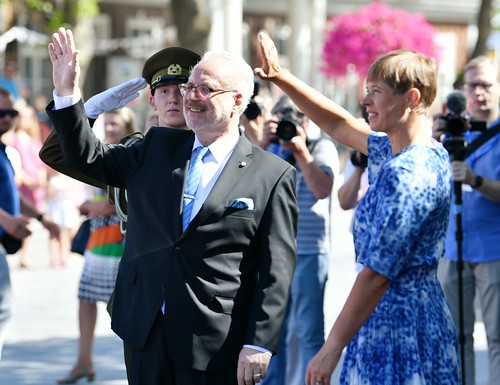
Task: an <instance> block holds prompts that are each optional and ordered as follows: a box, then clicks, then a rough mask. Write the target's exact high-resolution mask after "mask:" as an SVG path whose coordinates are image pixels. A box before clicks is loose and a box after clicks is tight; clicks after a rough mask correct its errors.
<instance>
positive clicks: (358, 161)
mask: <svg viewBox="0 0 500 385" xmlns="http://www.w3.org/2000/svg"><path fill="white" fill-rule="evenodd" d="M351 163H352V164H353V165H354V166H355V167H362V168H366V167H368V157H367V156H366V155H365V154H363V153H362V152H359V151H356V150H352V151H351Z"/></svg>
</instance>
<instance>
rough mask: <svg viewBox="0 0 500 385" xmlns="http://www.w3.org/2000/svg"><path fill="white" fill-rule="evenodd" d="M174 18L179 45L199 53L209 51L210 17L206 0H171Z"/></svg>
mask: <svg viewBox="0 0 500 385" xmlns="http://www.w3.org/2000/svg"><path fill="white" fill-rule="evenodd" d="M170 6H171V9H172V18H173V20H174V24H175V26H176V28H177V38H178V40H179V44H180V45H181V46H182V47H184V48H187V49H190V50H192V51H195V52H197V53H203V52H204V51H206V49H207V39H208V35H209V33H210V27H211V23H210V17H209V15H208V9H207V8H208V4H207V1H206V0H171V3H170Z"/></svg>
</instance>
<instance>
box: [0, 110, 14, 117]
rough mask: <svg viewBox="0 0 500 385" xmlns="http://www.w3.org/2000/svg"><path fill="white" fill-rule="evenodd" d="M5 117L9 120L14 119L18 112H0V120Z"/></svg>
mask: <svg viewBox="0 0 500 385" xmlns="http://www.w3.org/2000/svg"><path fill="white" fill-rule="evenodd" d="M7 115H8V116H10V117H11V118H15V117H16V116H17V115H19V112H17V111H16V110H0V118H5V117H6V116H7Z"/></svg>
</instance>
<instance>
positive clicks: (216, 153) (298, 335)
mask: <svg viewBox="0 0 500 385" xmlns="http://www.w3.org/2000/svg"><path fill="white" fill-rule="evenodd" d="M258 38H259V47H260V53H261V57H262V65H261V66H260V67H258V68H255V69H252V68H251V67H250V66H249V65H248V64H247V63H245V62H244V61H243V60H242V59H241V58H240V57H238V56H236V55H233V54H229V53H226V52H206V53H205V54H204V55H202V56H200V55H198V54H197V53H194V52H192V51H189V50H186V49H183V48H180V47H170V48H166V49H163V50H161V51H159V52H158V53H156V54H154V55H153V56H151V57H150V58H149V59H148V60H147V61H146V62H145V64H144V67H143V72H142V77H140V78H136V79H132V80H129V81H126V82H124V83H123V84H121V85H119V86H116V87H113V88H111V89H109V90H107V91H104V92H102V93H100V94H98V95H95V96H93V97H92V98H90V99H89V100H87V101H86V102H85V103H84V101H83V100H82V95H81V91H80V89H79V87H78V80H79V62H78V50H77V48H76V44H75V42H74V40H73V35H72V32H71V31H70V30H66V29H64V28H60V29H59V30H58V32H57V33H55V34H53V36H52V42H51V43H50V44H49V57H50V59H51V62H52V65H53V79H54V100H53V101H52V102H51V103H50V104H49V105H48V107H47V110H46V111H47V114H48V116H49V117H50V124H51V126H53V130H52V131H51V132H50V134H49V135H48V136H47V135H43V133H42V132H41V130H40V128H39V121H40V119H39V118H38V117H37V116H38V115H37V114H36V110H35V109H34V108H32V107H31V106H29V105H28V104H26V102H24V101H23V103H24V104H22V103H20V102H19V100H18V101H17V102H16V101H15V100H14V97H13V95H11V94H9V92H8V91H5V92H3V91H2V92H3V93H0V101H2V103H3V104H2V105H0V107H2V109H0V123H2V122H3V121H5V124H3V125H2V126H0V127H3V128H2V131H1V133H2V143H3V144H2V150H3V151H2V152H0V161H1V162H0V166H2V170H4V171H3V173H4V174H5V177H3V179H2V180H1V183H2V186H5V189H4V190H5V191H6V193H2V195H1V196H0V198H1V201H0V207H1V210H0V235H2V233H6V234H10V235H11V236H14V237H15V238H19V239H23V242H22V244H21V246H20V251H19V258H20V260H19V263H20V266H22V267H30V259H31V258H32V254H31V253H30V249H29V241H28V239H29V237H28V235H29V234H30V231H29V228H28V223H29V221H28V219H27V218H26V217H32V218H36V219H38V220H39V221H40V222H41V223H42V224H43V225H44V226H45V227H46V228H47V229H48V230H49V232H50V235H51V238H52V240H51V242H52V243H53V245H52V247H51V265H52V266H64V265H65V264H66V263H67V260H68V258H69V243H70V240H71V238H72V236H73V234H74V232H75V231H76V229H77V227H78V225H79V223H80V220H81V215H89V216H90V217H91V223H92V225H91V235H90V238H89V243H88V245H87V248H86V251H85V265H84V269H83V272H82V276H81V280H80V284H79V285H80V286H79V295H78V298H79V324H80V339H79V351H78V356H77V359H76V363H75V365H74V367H73V368H72V369H71V370H70V372H69V373H68V374H67V376H66V377H64V378H61V379H60V380H57V383H60V384H64V383H75V382H77V381H78V380H79V379H81V378H86V379H87V380H88V381H93V380H94V377H95V375H96V373H95V369H94V367H93V362H92V346H93V333H94V326H95V321H96V302H98V301H102V302H105V303H109V305H108V310H109V313H110V316H111V328H112V329H113V331H114V332H115V333H116V334H117V335H118V336H119V337H120V338H121V339H122V340H123V345H124V361H125V366H126V369H127V379H128V382H129V384H132V385H139V384H160V383H162V384H164V383H166V384H175V385H188V384H192V385H194V384H206V385H212V384H213V385H215V384H224V385H226V384H227V385H236V384H238V385H249V384H254V383H263V384H269V385H274V384H276V385H280V384H286V383H297V384H306V385H328V384H330V381H331V377H332V373H333V371H334V370H335V368H336V366H337V365H338V363H339V362H340V360H341V356H342V355H343V354H344V360H343V367H342V370H341V375H340V383H341V384H357V383H364V384H365V383H366V384H406V383H419V384H424V383H425V384H435V385H438V384H439V385H442V384H444V385H446V384H450V385H451V384H466V385H475V373H474V350H473V344H474V340H473V331H474V323H475V320H476V318H477V317H478V316H479V315H478V314H476V312H477V309H476V307H475V305H474V304H475V294H476V292H477V293H478V295H479V303H480V311H481V316H482V318H483V321H484V324H485V329H486V336H487V341H488V357H489V371H490V373H489V382H488V385H497V384H499V383H500V372H499V370H500V362H499V360H500V256H499V255H498V252H497V248H496V247H495V245H496V244H497V242H498V238H499V234H500V231H499V230H500V229H499V221H498V217H499V214H500V212H499V210H500V168H499V166H498V163H497V162H495V159H498V157H499V156H500V153H499V151H500V135H499V134H497V135H492V137H491V138H490V139H489V140H488V141H486V142H485V143H484V144H483V145H482V146H479V147H478V148H475V149H474V151H473V152H472V153H470V154H469V153H467V155H466V156H465V157H461V158H458V157H456V156H454V154H452V153H451V152H450V148H449V146H450V142H451V141H453V140H455V139H457V138H456V137H455V136H457V135H458V134H457V133H456V132H453V133H452V134H453V135H451V134H450V133H449V132H446V131H447V129H446V127H445V126H443V125H441V126H440V127H441V131H440V132H439V133H438V134H436V132H434V133H433V132H432V129H431V126H432V121H431V120H430V119H429V116H430V114H431V112H432V108H433V106H434V105H435V102H436V101H435V99H436V95H437V78H436V63H435V62H434V61H433V60H432V59H429V58H427V57H425V56H424V55H422V54H420V53H418V52H414V51H410V50H398V51H393V52H389V53H387V54H385V55H382V56H381V57H380V58H379V59H378V60H377V61H375V62H374V63H373V64H372V66H371V67H370V70H369V73H368V76H367V79H366V94H365V96H364V97H363V99H362V100H361V102H360V104H361V107H362V109H363V111H364V112H365V115H364V119H359V118H357V117H356V116H354V115H353V114H351V113H349V112H348V111H346V110H345V109H344V108H342V107H341V106H340V105H338V104H336V103H335V102H333V101H332V100H330V99H329V98H327V97H326V96H325V95H323V94H321V93H320V92H318V91H317V90H315V89H313V88H312V87H310V86H308V85H307V84H306V83H304V82H303V81H301V80H300V79H299V78H297V77H296V76H294V75H293V74H292V73H290V72H289V71H288V70H286V69H283V68H282V67H281V65H280V62H279V56H278V54H277V50H276V47H275V45H274V42H273V41H272V40H271V39H270V37H269V36H268V35H267V34H265V33H261V34H260V35H259V37H258ZM146 86H149V92H150V97H149V101H150V106H151V115H148V116H147V119H146V121H145V122H144V124H143V126H144V127H143V128H141V130H140V131H142V132H143V133H144V138H143V139H142V140H139V141H137V142H135V143H134V144H132V145H130V146H124V145H119V144H118V143H119V142H120V139H121V138H123V137H124V136H125V135H126V134H129V133H131V132H133V131H137V129H136V128H135V127H134V126H133V125H131V126H129V127H128V129H127V127H126V126H127V124H126V121H127V119H129V120H130V119H131V120H132V121H133V120H134V118H133V117H132V118H130V116H128V118H126V117H124V115H123V114H124V113H125V111H127V107H126V105H127V104H128V103H129V102H130V101H132V100H133V99H135V98H136V97H138V96H139V92H140V91H141V90H142V89H144V88H145V87H146ZM259 89H260V92H258V90H259ZM263 89H264V91H263ZM464 89H465V91H464V95H465V97H466V100H467V103H466V108H464V109H465V110H467V111H466V112H469V113H470V116H471V119H474V120H476V121H483V122H485V124H486V126H487V128H488V129H494V128H495V127H496V126H497V125H498V124H500V117H499V111H500V110H499V103H500V85H499V69H498V66H497V64H496V63H495V62H494V61H493V60H491V59H489V58H486V57H479V58H475V59H473V60H471V61H470V62H469V63H468V64H467V66H466V67H465V71H464ZM0 91H1V89H0ZM249 103H250V104H249ZM250 106H251V107H252V111H249V108H250ZM18 115H19V116H18ZM100 115H102V117H99V116H100ZM460 118H463V117H462V116H461V117H460ZM96 119H97V120H96ZM463 119H464V122H465V123H467V124H468V123H469V121H468V120H467V119H465V118H463ZM101 121H102V122H103V123H102V124H103V125H104V133H105V136H104V138H102V140H101V139H100V138H99V135H97V134H96V133H95V130H94V131H93V127H92V126H93V125H96V124H98V123H97V122H101ZM44 123H46V122H44ZM136 123H137V122H136ZM432 134H433V135H432ZM481 135H483V133H481V132H474V131H471V130H468V129H467V128H465V129H464V132H463V136H464V143H473V142H474V141H475V140H476V139H477V138H478V137H480V136H481ZM42 143H44V144H43V147H42ZM336 143H341V144H343V145H345V146H347V148H349V149H352V153H351V157H350V159H349V160H348V165H347V166H346V168H345V170H346V171H345V173H344V183H343V185H342V186H341V187H340V189H339V191H338V200H339V203H340V206H341V208H343V209H346V210H347V209H353V208H356V211H355V215H354V219H353V223H352V232H353V239H354V250H355V254H356V260H357V262H358V266H359V271H358V274H357V278H356V280H355V283H354V285H353V287H352V289H351V292H350V294H349V296H348V298H347V300H346V302H345V305H344V307H343V309H342V310H341V312H340V314H339V316H338V317H337V319H336V320H335V322H334V323H333V326H332V327H331V330H329V332H328V335H327V338H325V335H324V331H325V322H324V314H323V309H324V306H325V297H324V294H325V287H326V282H327V279H328V270H329V260H330V258H331V255H332V254H333V253H335V244H333V243H332V241H331V239H330V235H331V221H332V220H335V215H334V213H333V218H332V200H333V196H332V194H333V192H334V191H335V190H334V188H333V186H334V182H335V181H336V179H337V178H338V177H339V176H340V169H341V167H340V161H339V156H338V153H337V148H336ZM454 143H456V142H454ZM40 150H41V152H40ZM2 154H3V155H2ZM39 154H40V156H41V159H42V160H43V162H42V161H41V160H40V157H39ZM75 181H79V182H78V183H80V184H81V186H83V185H85V184H86V185H91V186H93V187H92V191H94V192H96V194H95V195H94V198H95V199H94V200H93V201H85V202H75V201H73V198H71V197H70V195H71V194H70V193H69V191H70V190H71V188H68V184H71V183H76V182H75ZM106 186H114V187H116V188H120V189H122V190H124V189H126V196H127V202H126V209H127V217H128V218H127V225H126V233H125V232H124V231H120V221H123V219H122V218H120V217H119V216H118V215H116V213H115V211H114V210H115V207H114V206H113V205H112V204H110V203H109V200H108V199H107V198H106V197H105V191H106ZM144 186H154V188H151V189H145V188H144ZM458 189H459V191H458ZM459 192H460V195H461V196H462V197H463V202H461V206H460V208H461V209H462V210H461V217H457V216H456V215H455V214H456V209H457V207H456V203H454V199H455V198H456V196H457V194H458V193H459ZM79 196H80V197H81V194H80V195H79ZM96 197H98V198H99V199H97V198H96ZM96 199H97V201H96ZM63 210H68V212H67V213H66V212H65V211H64V214H63ZM71 210H72V213H70V212H69V211H71ZM21 212H22V213H23V214H25V215H26V217H22V216H19V214H20V213H21ZM462 225H463V226H462ZM122 230H123V228H122ZM2 249H3V248H2V247H0V256H1V257H2V260H1V261H0V262H1V263H2V264H4V265H5V266H7V265H6V263H4V262H5V258H6V257H5V256H6V252H4V251H3V250H2ZM462 259H463V261H464V264H463V265H462V264H461V260H462ZM0 286H1V290H0V348H1V342H2V336H4V335H5V331H4V330H5V328H4V326H3V325H4V324H6V321H7V320H8V319H9V318H10V309H11V308H10V303H11V302H12V295H11V293H10V283H9V276H8V269H7V268H6V267H5V268H4V267H3V265H2V269H1V270H0ZM462 290H463V291H462ZM459 291H462V293H463V294H462V295H459ZM3 338H4V337H3ZM292 338H294V339H295V340H296V341H297V344H296V345H293V346H291V345H290V344H289V341H290V340H291V339H292ZM293 371H295V376H294V379H293V380H291V378H290V373H291V372H293ZM291 381H293V382H291Z"/></svg>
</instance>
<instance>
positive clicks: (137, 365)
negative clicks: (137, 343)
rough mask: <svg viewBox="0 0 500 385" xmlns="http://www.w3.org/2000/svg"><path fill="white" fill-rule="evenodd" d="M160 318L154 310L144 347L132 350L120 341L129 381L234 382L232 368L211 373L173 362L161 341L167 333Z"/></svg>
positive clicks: (151, 384)
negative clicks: (223, 371)
mask: <svg viewBox="0 0 500 385" xmlns="http://www.w3.org/2000/svg"><path fill="white" fill-rule="evenodd" d="M164 319H165V317H164V315H163V314H162V313H161V312H158V316H157V317H156V319H155V322H154V323H153V327H152V328H151V332H150V334H149V336H148V339H147V341H146V345H145V346H144V349H142V350H135V349H133V348H132V347H130V346H129V345H127V343H125V342H124V344H123V350H124V356H125V365H126V367H127V380H128V383H129V385H237V384H238V380H237V378H236V368H235V370H229V371H228V373H213V372H205V371H200V370H194V369H191V368H188V367H183V366H182V367H181V366H179V365H176V364H174V362H173V361H172V359H171V357H170V356H169V354H168V352H167V347H166V344H165V341H166V339H167V338H168V334H167V332H166V329H165V323H164ZM186 348H188V347H187V346H186ZM229 372H230V373H229Z"/></svg>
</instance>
